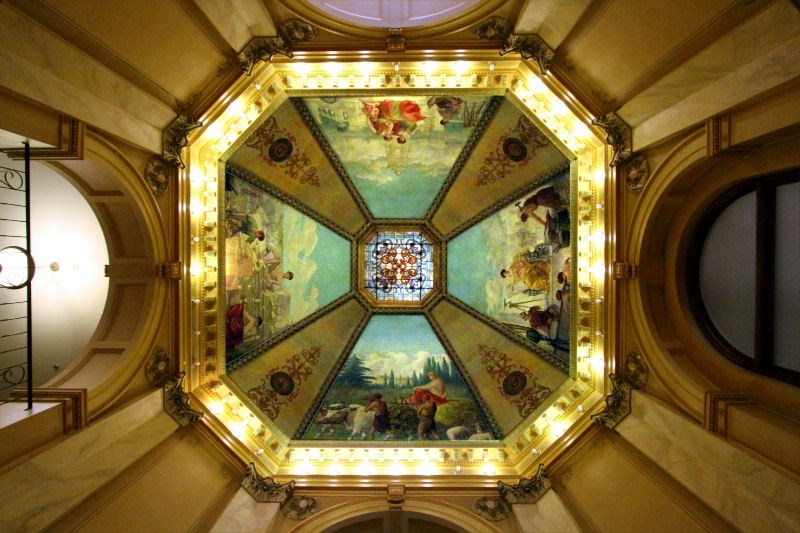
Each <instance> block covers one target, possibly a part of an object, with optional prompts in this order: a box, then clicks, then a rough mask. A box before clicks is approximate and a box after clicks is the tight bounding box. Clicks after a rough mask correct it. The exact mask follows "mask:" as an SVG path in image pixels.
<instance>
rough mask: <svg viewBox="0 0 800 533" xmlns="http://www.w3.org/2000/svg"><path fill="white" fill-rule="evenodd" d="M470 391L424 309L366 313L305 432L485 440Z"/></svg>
mask: <svg viewBox="0 0 800 533" xmlns="http://www.w3.org/2000/svg"><path fill="white" fill-rule="evenodd" d="M486 427H487V426H486V424H485V422H484V418H483V416H482V415H481V412H480V410H479V408H478V405H477V403H476V402H475V399H474V398H473V396H472V394H471V393H470V391H469V389H468V388H467V386H466V384H465V383H464V380H463V379H462V377H461V374H460V373H459V371H458V369H457V368H456V366H455V365H454V364H453V361H452V360H451V359H450V357H449V356H448V355H447V353H446V352H445V350H444V348H443V347H442V345H441V343H440V342H439V340H438V339H437V337H436V334H435V333H434V332H433V330H432V329H431V327H430V325H429V324H428V322H427V320H426V319H425V317H424V316H420V315H413V316H411V315H410V316H387V315H379V316H375V317H373V318H372V319H371V320H370V322H369V324H367V327H366V328H365V330H364V332H363V333H362V335H361V337H360V338H359V340H358V342H357V343H356V345H355V347H354V349H353V351H352V353H350V354H349V355H348V357H347V359H346V360H345V362H344V364H343V365H342V367H341V369H340V370H339V372H338V374H337V376H336V379H335V380H334V381H333V383H332V385H331V387H330V389H329V390H328V391H327V393H326V394H325V397H324V399H323V401H322V404H321V406H320V408H319V409H318V411H317V413H316V416H315V417H314V420H313V421H312V423H311V424H310V426H309V427H308V429H307V430H306V432H305V436H304V438H305V439H321V440H340V439H359V440H360V439H383V440H447V439H450V440H462V439H470V438H472V439H473V440H476V439H478V440H491V439H493V438H494V437H493V436H492V435H491V434H489V433H487V431H488V430H487V429H486Z"/></svg>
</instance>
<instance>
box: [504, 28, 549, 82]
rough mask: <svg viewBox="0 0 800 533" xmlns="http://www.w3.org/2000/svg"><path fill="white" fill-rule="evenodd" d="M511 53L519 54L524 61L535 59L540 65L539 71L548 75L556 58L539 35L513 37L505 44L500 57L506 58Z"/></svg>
mask: <svg viewBox="0 0 800 533" xmlns="http://www.w3.org/2000/svg"><path fill="white" fill-rule="evenodd" d="M511 52H517V53H519V55H520V56H522V59H533V60H534V61H536V64H537V65H539V71H540V72H541V73H542V74H547V71H549V70H550V63H551V62H552V61H553V58H554V57H555V56H556V54H555V52H553V49H552V48H550V47H549V46H547V43H545V42H544V40H543V39H542V38H541V37H539V36H538V35H511V36H510V37H509V38H508V40H507V41H506V42H505V43H504V44H503V48H502V49H501V50H500V55H501V56H504V55H506V54H510V53H511Z"/></svg>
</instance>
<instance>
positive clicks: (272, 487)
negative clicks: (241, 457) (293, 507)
mask: <svg viewBox="0 0 800 533" xmlns="http://www.w3.org/2000/svg"><path fill="white" fill-rule="evenodd" d="M294 486H295V481H294V480H292V481H289V482H286V483H278V482H277V481H275V480H274V479H273V478H271V477H269V476H262V475H261V474H259V473H258V471H257V470H256V465H255V463H252V462H251V463H250V464H249V465H247V468H246V469H245V471H244V479H242V488H243V489H244V490H246V491H247V493H248V494H250V496H252V497H253V499H254V500H255V501H257V502H259V503H279V504H281V506H283V504H285V503H286V502H287V501H288V500H289V498H291V497H292V492H293V491H294Z"/></svg>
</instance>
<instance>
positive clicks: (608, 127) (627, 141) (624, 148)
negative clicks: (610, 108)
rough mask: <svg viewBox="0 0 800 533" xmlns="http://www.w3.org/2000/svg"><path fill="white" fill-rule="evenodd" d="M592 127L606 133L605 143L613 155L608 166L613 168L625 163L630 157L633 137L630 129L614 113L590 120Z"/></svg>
mask: <svg viewBox="0 0 800 533" xmlns="http://www.w3.org/2000/svg"><path fill="white" fill-rule="evenodd" d="M592 125H594V126H597V127H599V128H601V129H602V130H603V131H605V132H606V143H607V144H610V145H611V148H613V150H614V155H613V157H612V158H611V162H610V163H609V164H608V166H610V167H615V166H617V165H619V164H620V163H625V162H626V161H628V160H629V159H630V158H631V157H632V155H633V152H632V148H631V146H632V138H633V135H632V133H631V128H630V126H628V125H627V124H625V123H624V122H623V121H622V119H621V118H619V117H618V116H617V115H616V113H607V114H605V115H602V116H599V117H597V118H596V119H594V120H592Z"/></svg>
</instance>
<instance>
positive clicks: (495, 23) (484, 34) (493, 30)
mask: <svg viewBox="0 0 800 533" xmlns="http://www.w3.org/2000/svg"><path fill="white" fill-rule="evenodd" d="M513 28H514V27H513V25H512V24H511V21H510V20H508V19H507V18H505V17H489V18H488V19H486V20H484V21H483V22H481V23H480V24H478V25H477V26H475V27H474V28H472V33H473V34H475V37H477V38H478V39H486V40H490V41H492V40H497V41H500V40H503V39H505V38H506V37H507V36H508V34H509V33H511V30H512V29H513ZM501 55H502V54H501Z"/></svg>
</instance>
